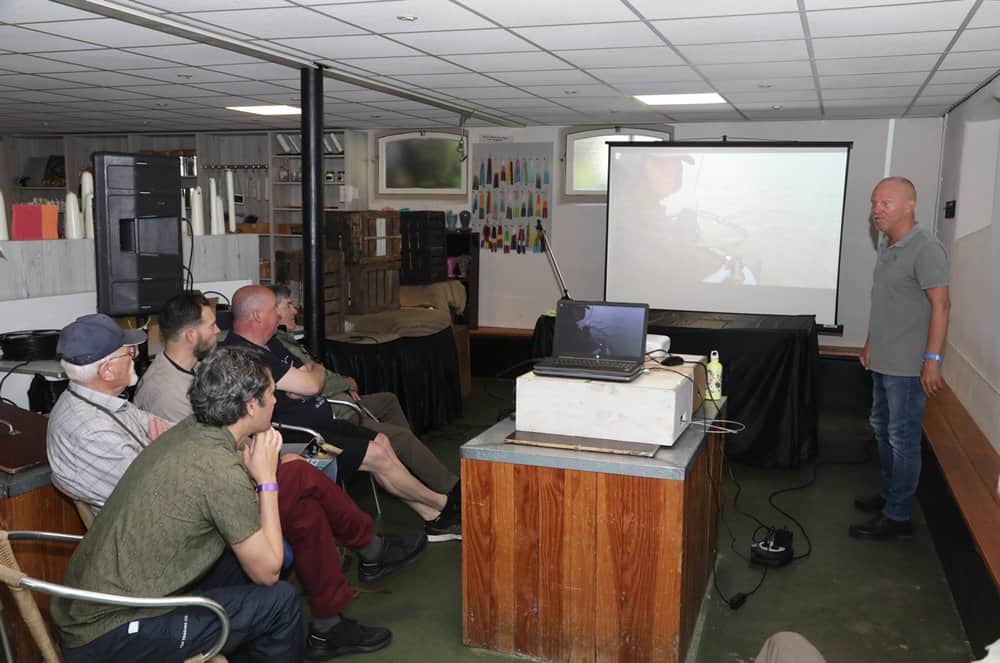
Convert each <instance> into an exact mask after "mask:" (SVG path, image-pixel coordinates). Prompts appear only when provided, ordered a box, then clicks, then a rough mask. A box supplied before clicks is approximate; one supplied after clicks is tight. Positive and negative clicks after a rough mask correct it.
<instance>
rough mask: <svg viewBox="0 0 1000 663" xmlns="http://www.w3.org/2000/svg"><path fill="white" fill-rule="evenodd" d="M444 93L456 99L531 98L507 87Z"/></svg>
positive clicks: (446, 91) (456, 89) (469, 88)
mask: <svg viewBox="0 0 1000 663" xmlns="http://www.w3.org/2000/svg"><path fill="white" fill-rule="evenodd" d="M546 89H548V88H546ZM444 92H445V93H446V94H447V95H449V96H451V97H454V98H456V99H517V98H522V97H523V98H528V97H531V95H530V94H528V93H527V92H523V91H521V90H516V89H514V88H511V87H507V86H505V85H501V86H494V87H464V88H462V87H460V88H454V89H448V90H444Z"/></svg>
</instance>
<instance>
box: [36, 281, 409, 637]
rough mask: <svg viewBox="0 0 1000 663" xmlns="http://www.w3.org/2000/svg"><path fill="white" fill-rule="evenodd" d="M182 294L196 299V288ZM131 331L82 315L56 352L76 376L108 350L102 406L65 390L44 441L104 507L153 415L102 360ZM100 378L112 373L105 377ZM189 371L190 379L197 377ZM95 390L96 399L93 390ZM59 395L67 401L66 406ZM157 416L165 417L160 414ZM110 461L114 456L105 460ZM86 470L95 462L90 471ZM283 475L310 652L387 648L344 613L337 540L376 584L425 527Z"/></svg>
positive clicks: (62, 469)
mask: <svg viewBox="0 0 1000 663" xmlns="http://www.w3.org/2000/svg"><path fill="white" fill-rule="evenodd" d="M182 297H195V298H198V297H200V295H182ZM202 299H203V298H202ZM196 301H197V300H196ZM130 333H131V332H122V331H121V330H120V329H118V327H117V325H115V324H114V322H113V321H112V320H111V319H110V318H108V317H107V316H84V317H83V318H80V319H78V320H77V321H76V322H73V323H71V324H70V325H68V326H67V327H66V328H65V329H64V330H63V332H62V334H61V335H60V343H59V352H60V354H61V355H62V356H63V361H62V364H63V367H64V370H66V371H67V375H69V376H70V378H71V381H73V380H74V378H73V375H72V373H73V371H74V370H76V369H75V368H74V364H73V363H72V361H73V360H74V359H77V360H79V359H81V358H82V359H88V358H90V357H92V356H100V357H102V359H99V360H98V361H97V362H94V363H95V364H96V365H98V367H99V368H101V369H102V370H99V371H98V379H97V380H96V381H95V382H91V383H90V384H91V387H93V388H92V389H90V390H88V392H87V393H89V392H90V391H96V392H97V395H98V396H103V398H104V399H106V401H105V402H104V403H103V404H101V403H97V402H96V401H91V400H89V399H88V401H80V402H78V401H77V399H76V398H75V397H74V395H73V394H68V393H64V394H63V395H62V396H61V397H60V401H59V402H58V403H57V404H56V407H55V408H53V411H52V416H51V417H50V421H49V432H48V439H47V451H48V456H49V459H50V464H51V465H52V478H53V482H54V483H55V484H56V485H57V486H59V487H60V488H61V489H62V490H64V492H67V493H68V494H70V495H71V496H72V497H74V498H77V499H79V498H80V497H81V496H82V495H86V496H87V498H88V499H89V501H90V502H91V503H92V504H94V505H97V506H98V507H99V506H101V505H103V504H104V502H105V500H107V499H108V496H109V495H110V494H111V491H112V490H113V489H114V487H115V485H116V484H117V483H118V480H119V479H120V478H121V475H122V474H123V473H124V472H125V470H126V468H127V467H128V466H129V464H130V463H131V462H132V461H133V460H134V459H135V457H136V456H137V455H138V454H139V451H140V450H141V449H140V448H139V447H138V445H135V444H132V445H129V444H127V441H129V440H130V438H131V437H141V435H142V432H143V428H142V425H143V424H142V422H143V421H145V420H146V419H150V418H151V416H150V415H149V414H148V413H147V412H144V411H143V410H141V409H139V408H137V407H135V406H133V405H131V404H129V403H128V402H127V401H124V400H121V399H120V398H117V397H116V396H112V395H111V394H118V393H120V392H121V390H122V389H123V388H124V385H126V384H127V383H128V382H127V378H125V379H124V381H123V378H121V377H118V378H117V380H115V376H116V375H118V373H120V372H122V371H118V372H104V371H103V367H101V366H100V365H101V364H103V363H106V361H107V359H105V358H103V357H105V355H107V356H112V355H120V354H121V350H120V347H119V346H118V345H116V344H118V343H121V342H122V341H124V340H135V338H134V337H131V336H126V335H127V334H130ZM109 348H113V349H109ZM182 361H183V360H182ZM191 365H192V366H193V365H194V364H193V363H192V364H191ZM123 370H124V369H123ZM128 373H129V372H128V371H126V372H125V373H124V374H125V375H128ZM101 376H105V378H106V379H105V380H104V381H101V379H100V378H101ZM189 377H190V379H191V380H192V382H193V381H194V375H191V376H189ZM81 386H82V385H80V384H78V383H76V382H75V381H73V383H72V384H71V385H70V386H69V387H68V388H67V390H66V391H67V392H70V390H74V391H76V390H79V389H80V387H81ZM185 393H187V390H185ZM91 397H92V398H96V396H94V395H93V394H91ZM63 399H67V400H66V402H65V404H64V403H63ZM114 401H117V403H115V402H114ZM71 407H72V408H73V409H71ZM189 407H190V406H189ZM115 412H118V413H122V412H124V413H125V414H126V415H127V416H121V414H119V415H118V416H116V415H115ZM152 419H153V420H154V421H161V420H159V419H158V418H156V417H152ZM161 425H162V426H163V427H165V424H161ZM112 433H114V434H112ZM106 459H112V460H114V461H115V462H114V463H109V462H106ZM90 468H97V469H95V470H92V471H88V470H89V469H90ZM81 475H82V476H81ZM277 475H278V480H279V482H280V483H281V484H282V486H283V489H282V491H281V492H280V494H279V497H278V506H279V513H280V517H281V521H282V526H283V529H284V535H285V538H286V539H287V540H288V542H289V544H290V545H291V547H292V550H293V552H294V559H295V569H296V573H297V575H298V576H299V580H300V582H301V583H302V587H303V590H304V591H305V593H306V594H307V597H308V598H309V602H310V607H311V609H312V616H313V622H312V625H311V628H310V640H309V649H310V651H314V652H316V655H318V656H321V657H322V656H333V655H335V654H334V653H331V652H339V653H340V654H343V653H351V652H361V651H374V650H375V649H378V648H380V647H382V646H385V645H386V644H388V642H389V635H388V631H386V630H385V629H371V628H368V627H364V626H361V625H359V624H357V623H356V622H353V621H350V620H347V619H346V618H343V619H342V618H341V616H340V613H341V611H342V610H344V609H345V608H346V607H347V605H348V604H349V603H350V601H351V599H352V598H353V592H352V591H351V588H350V586H349V585H348V584H347V581H346V579H345V578H344V576H343V572H342V570H341V567H340V564H339V562H338V555H337V548H336V547H337V542H338V541H340V542H341V543H342V544H343V545H345V546H347V547H348V548H351V549H354V550H357V551H358V555H359V557H360V559H361V564H360V568H359V570H358V577H359V579H360V580H361V581H362V582H374V581H376V580H379V579H381V578H383V577H385V576H386V575H388V574H389V573H391V572H392V571H394V570H395V569H397V568H399V567H401V566H403V565H406V564H408V563H410V562H412V561H414V560H415V559H416V558H417V556H418V555H419V554H420V552H421V551H422V550H423V547H424V544H425V540H426V539H425V538H424V537H423V536H422V535H421V536H418V537H408V538H403V537H400V536H398V535H385V536H375V535H374V523H373V521H372V519H371V517H370V516H368V515H367V514H365V513H363V512H362V511H361V510H360V509H358V507H357V505H356V504H354V502H353V501H352V500H351V499H350V497H348V496H347V495H346V493H344V492H343V491H342V490H341V489H340V488H339V487H338V486H336V485H335V484H334V483H333V482H331V481H329V480H328V479H327V478H326V477H325V476H323V475H322V473H320V472H319V471H318V470H316V469H315V468H314V467H313V466H311V465H309V464H308V463H306V462H303V461H301V460H299V461H293V462H285V463H281V464H279V466H278V469H277ZM78 491H79V492H78ZM95 510H96V509H95ZM98 520H100V518H98Z"/></svg>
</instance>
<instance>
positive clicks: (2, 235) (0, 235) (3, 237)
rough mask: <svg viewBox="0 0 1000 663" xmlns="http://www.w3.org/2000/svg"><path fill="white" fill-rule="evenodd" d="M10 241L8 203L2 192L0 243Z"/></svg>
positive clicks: (0, 200)
mask: <svg viewBox="0 0 1000 663" xmlns="http://www.w3.org/2000/svg"><path fill="white" fill-rule="evenodd" d="M8 239H10V235H8V234H7V203H5V202H4V200H3V191H0V242H6V241H7V240H8Z"/></svg>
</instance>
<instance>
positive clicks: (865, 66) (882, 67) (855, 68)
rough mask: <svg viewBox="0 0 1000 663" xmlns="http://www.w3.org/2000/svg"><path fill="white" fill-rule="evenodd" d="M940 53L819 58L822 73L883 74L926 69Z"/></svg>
mask: <svg viewBox="0 0 1000 663" xmlns="http://www.w3.org/2000/svg"><path fill="white" fill-rule="evenodd" d="M939 57H940V56H939V55H936V54H934V55H909V56H905V57H883V58H841V59H839V60H817V61H816V69H817V71H819V73H820V75H831V76H837V75H850V74H881V73H891V72H896V71H926V72H929V71H930V70H931V67H933V66H934V64H935V63H936V62H937V61H938V58H939Z"/></svg>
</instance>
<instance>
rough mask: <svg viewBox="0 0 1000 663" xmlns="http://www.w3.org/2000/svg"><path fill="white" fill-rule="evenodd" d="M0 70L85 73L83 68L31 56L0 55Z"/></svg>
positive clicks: (24, 72)
mask: <svg viewBox="0 0 1000 663" xmlns="http://www.w3.org/2000/svg"><path fill="white" fill-rule="evenodd" d="M0 69H3V70H5V71H16V72H17V73H19V74H46V73H52V72H57V71H85V70H86V68H85V67H80V66H78V65H73V64H66V63H63V62H55V61H53V60H47V59H45V58H40V57H36V56H33V55H18V54H2V55H0Z"/></svg>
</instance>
